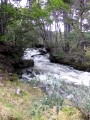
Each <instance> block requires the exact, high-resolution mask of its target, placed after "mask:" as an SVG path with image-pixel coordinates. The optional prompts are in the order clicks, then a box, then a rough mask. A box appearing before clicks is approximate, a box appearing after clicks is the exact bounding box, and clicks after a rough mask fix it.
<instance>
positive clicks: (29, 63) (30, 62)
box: [20, 59, 34, 68]
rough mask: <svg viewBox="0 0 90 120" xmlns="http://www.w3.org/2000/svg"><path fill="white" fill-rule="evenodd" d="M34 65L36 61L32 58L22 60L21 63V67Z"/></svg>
mask: <svg viewBox="0 0 90 120" xmlns="http://www.w3.org/2000/svg"><path fill="white" fill-rule="evenodd" d="M33 66H34V61H33V60H32V59H30V60H22V61H21V63H20V67H21V68H29V67H33Z"/></svg>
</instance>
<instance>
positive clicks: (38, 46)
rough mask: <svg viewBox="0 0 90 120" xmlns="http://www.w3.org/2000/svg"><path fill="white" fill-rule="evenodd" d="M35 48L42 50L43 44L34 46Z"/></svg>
mask: <svg viewBox="0 0 90 120" xmlns="http://www.w3.org/2000/svg"><path fill="white" fill-rule="evenodd" d="M35 47H36V48H44V45H43V44H37V45H35Z"/></svg>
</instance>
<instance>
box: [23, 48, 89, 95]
mask: <svg viewBox="0 0 90 120" xmlns="http://www.w3.org/2000/svg"><path fill="white" fill-rule="evenodd" d="M43 49H44V48H43ZM39 54H40V51H39V49H33V48H30V49H29V48H28V49H26V51H25V53H24V56H23V59H33V60H34V62H35V65H34V67H33V68H26V69H24V70H23V74H22V79H21V81H26V82H29V83H30V84H34V85H36V86H39V87H40V88H42V89H43V90H44V91H45V92H47V93H48V94H49V93H50V92H52V91H53V90H54V91H56V92H57V91H58V92H59V93H60V92H61V91H60V85H61V82H66V83H67V84H74V85H81V84H83V85H85V86H89V85H90V73H89V72H83V71H79V70H75V69H74V68H72V67H69V66H66V65H61V64H55V63H51V62H50V60H49V54H45V55H39Z"/></svg>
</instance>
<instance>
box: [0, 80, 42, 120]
mask: <svg viewBox="0 0 90 120" xmlns="http://www.w3.org/2000/svg"><path fill="white" fill-rule="evenodd" d="M18 88H20V89H21V93H20V94H19V95H18V94H16V91H17V89H18ZM43 95H44V94H43V93H42V92H41V90H40V89H38V88H32V87H31V86H29V85H27V84H25V83H20V82H10V81H7V82H6V81H5V82H3V83H2V82H0V120H30V106H31V101H32V100H33V99H36V98H41V97H42V96H43Z"/></svg>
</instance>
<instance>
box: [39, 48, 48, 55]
mask: <svg viewBox="0 0 90 120" xmlns="http://www.w3.org/2000/svg"><path fill="white" fill-rule="evenodd" d="M39 52H40V53H41V55H44V54H47V51H46V50H44V49H39Z"/></svg>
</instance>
